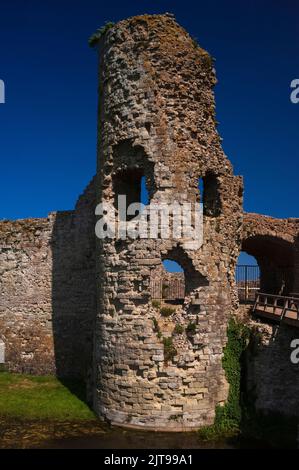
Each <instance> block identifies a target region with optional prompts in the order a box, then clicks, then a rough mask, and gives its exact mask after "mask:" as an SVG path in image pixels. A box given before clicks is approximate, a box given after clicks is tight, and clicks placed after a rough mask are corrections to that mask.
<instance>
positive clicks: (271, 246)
mask: <svg viewBox="0 0 299 470" xmlns="http://www.w3.org/2000/svg"><path fill="white" fill-rule="evenodd" d="M242 251H245V252H246V253H248V254H249V255H251V256H254V257H255V258H256V260H257V262H258V265H259V267H260V276H261V279H260V289H261V291H262V292H267V293H269V294H276V295H286V294H289V293H290V292H292V291H293V287H294V244H293V243H291V242H290V241H287V240H285V239H283V238H281V237H279V236H273V235H267V234H265V235H262V234H256V235H253V236H249V237H248V238H245V239H243V241H242Z"/></svg>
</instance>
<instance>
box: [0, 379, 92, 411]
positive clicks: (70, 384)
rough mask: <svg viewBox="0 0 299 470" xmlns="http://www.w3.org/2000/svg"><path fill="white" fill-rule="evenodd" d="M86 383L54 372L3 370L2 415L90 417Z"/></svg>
mask: <svg viewBox="0 0 299 470" xmlns="http://www.w3.org/2000/svg"><path fill="white" fill-rule="evenodd" d="M84 396H85V391H84V385H83V384H82V383H80V382H76V381H64V383H62V381H60V380H59V379H57V378H56V377H52V376H41V377H37V376H31V375H21V374H11V373H8V372H1V373H0V416H1V417H10V418H24V419H54V420H65V419H67V420H90V419H95V415H94V413H93V412H92V411H91V409H90V408H89V407H88V405H87V404H86V403H84V400H83V397H84Z"/></svg>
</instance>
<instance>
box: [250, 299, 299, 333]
mask: <svg viewBox="0 0 299 470" xmlns="http://www.w3.org/2000/svg"><path fill="white" fill-rule="evenodd" d="M252 312H253V314H254V315H256V316H258V317H261V318H265V319H266V320H272V321H278V322H281V321H283V322H284V323H287V324H288V325H291V326H295V327H297V328H299V295H298V294H295V296H292V297H286V296H282V295H271V294H263V293H261V292H259V293H257V294H256V298H255V303H254V306H253V310H252Z"/></svg>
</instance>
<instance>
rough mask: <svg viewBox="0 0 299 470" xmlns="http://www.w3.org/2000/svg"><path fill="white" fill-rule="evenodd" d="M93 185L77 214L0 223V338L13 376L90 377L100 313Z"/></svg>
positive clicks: (69, 213) (81, 200) (82, 200)
mask: <svg viewBox="0 0 299 470" xmlns="http://www.w3.org/2000/svg"><path fill="white" fill-rule="evenodd" d="M94 202H95V197H94V183H92V184H91V185H90V186H89V187H88V188H87V190H86V192H85V194H84V195H83V196H82V197H81V198H80V199H79V201H78V204H77V206H76V210H75V211H68V212H56V213H51V214H50V215H49V217H48V218H47V219H27V220H17V221H12V222H11V221H2V222H0V270H1V277H0V293H1V295H0V338H1V339H2V340H3V341H4V344H5V354H6V363H7V366H8V368H9V370H11V371H14V372H24V373H33V374H52V373H53V374H54V373H56V374H58V375H59V376H67V377H76V378H79V377H86V375H87V374H88V370H89V369H90V366H91V362H92V319H93V318H94V314H95V253H94V252H95V249H94V236H93V234H94Z"/></svg>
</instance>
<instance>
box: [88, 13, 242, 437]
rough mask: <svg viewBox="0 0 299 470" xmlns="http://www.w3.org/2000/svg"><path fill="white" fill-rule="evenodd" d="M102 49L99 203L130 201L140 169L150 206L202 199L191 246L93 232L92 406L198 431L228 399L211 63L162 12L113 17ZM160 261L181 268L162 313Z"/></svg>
mask: <svg viewBox="0 0 299 470" xmlns="http://www.w3.org/2000/svg"><path fill="white" fill-rule="evenodd" d="M98 49H99V58H100V60H99V123H98V136H99V139H98V142H99V144H98V180H97V190H98V196H97V202H98V203H100V202H105V203H111V204H114V205H115V204H116V201H117V196H118V195H120V194H126V195H127V198H128V201H129V202H138V201H139V199H140V185H141V178H142V177H145V180H146V185H147V189H148V193H149V198H150V202H151V203H153V202H154V203H157V204H161V203H170V202H173V201H174V200H176V201H179V202H192V203H194V202H195V201H199V200H200V201H201V202H202V203H203V211H204V216H203V225H204V227H203V244H202V246H201V247H199V248H198V249H188V248H186V246H185V244H184V239H183V238H182V239H181V240H178V239H174V238H168V239H161V238H158V239H150V238H148V239H140V238H138V239H136V240H133V239H130V238H127V239H125V240H120V239H117V238H106V239H104V240H98V252H97V261H98V269H97V286H98V291H97V300H98V311H97V319H96V327H95V341H94V380H95V387H94V408H95V410H96V411H97V413H98V414H99V415H100V416H102V417H104V418H106V419H108V420H109V421H111V422H112V423H114V424H118V425H123V426H128V427H142V428H146V429H156V430H157V429H161V430H176V431H178V430H189V429H191V428H198V427H199V426H202V425H207V424H211V423H212V422H213V419H214V415H215V406H216V405H217V404H222V403H224V402H225V400H226V398H227V392H228V386H227V382H226V379H225V375H224V371H223V369H222V365H221V358H222V352H223V347H224V345H225V342H226V328H227V318H228V315H229V314H230V312H231V310H232V305H233V303H234V301H235V298H234V295H235V294H234V270H235V264H236V259H237V256H238V253H239V248H240V242H241V239H240V237H241V224H242V179H241V178H240V177H238V176H234V175H233V170H232V166H231V164H230V162H229V161H228V160H227V158H226V156H225V155H224V153H223V150H222V148H221V139H220V137H219V135H218V133H217V130H216V121H215V104H214V95H213V86H214V85H215V83H216V79H215V74H214V70H213V64H212V60H211V57H210V56H209V54H208V53H207V52H205V51H204V50H203V49H201V48H200V47H199V46H198V45H197V44H196V43H195V41H194V40H192V38H191V37H190V36H189V35H188V33H187V32H186V31H185V30H184V29H182V28H181V27H180V26H179V25H178V24H177V23H176V22H175V20H174V18H173V17H172V15H169V14H166V15H153V16H150V15H145V16H138V17H134V18H130V19H127V20H124V21H121V22H119V23H118V24H116V25H115V26H113V27H112V28H110V29H109V30H107V31H106V32H105V33H104V34H103V35H102V37H101V38H100V39H99V42H98ZM200 181H202V186H200V185H199V182H200ZM199 187H203V188H204V189H203V191H200V190H199ZM200 192H201V193H202V194H201V193H200ZM164 259H171V260H174V261H177V262H178V263H179V264H180V265H181V266H182V268H183V269H184V277H185V296H184V299H183V300H182V301H181V302H178V303H175V305H172V306H171V308H172V310H171V309H170V308H168V313H169V312H170V313H171V314H170V315H169V316H167V317H165V316H163V305H164V304H163V299H162V300H161V305H159V304H158V303H157V302H153V299H152V295H151V279H152V276H153V275H154V273H155V272H157V270H159V268H161V266H162V262H163V260H164ZM164 307H165V306H164ZM164 310H165V309H164ZM177 325H179V328H178V327H177Z"/></svg>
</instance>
